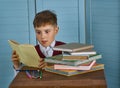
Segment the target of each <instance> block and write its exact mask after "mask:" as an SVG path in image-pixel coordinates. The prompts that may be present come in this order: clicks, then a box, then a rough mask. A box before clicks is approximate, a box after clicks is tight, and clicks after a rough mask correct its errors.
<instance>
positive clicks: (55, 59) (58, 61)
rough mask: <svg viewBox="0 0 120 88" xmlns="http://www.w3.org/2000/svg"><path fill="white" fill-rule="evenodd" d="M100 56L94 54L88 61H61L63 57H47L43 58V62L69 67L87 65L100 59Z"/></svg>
mask: <svg viewBox="0 0 120 88" xmlns="http://www.w3.org/2000/svg"><path fill="white" fill-rule="evenodd" d="M101 58H102V55H101V54H95V55H92V56H89V57H88V59H85V60H84V59H81V60H63V55H57V56H53V57H47V58H45V62H47V63H54V64H66V65H71V66H78V65H80V64H83V63H87V62H90V61H93V60H97V59H101Z"/></svg>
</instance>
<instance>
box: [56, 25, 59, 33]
mask: <svg viewBox="0 0 120 88" xmlns="http://www.w3.org/2000/svg"><path fill="white" fill-rule="evenodd" d="M58 31H59V27H58V26H57V27H56V28H55V32H56V34H57V33H58Z"/></svg>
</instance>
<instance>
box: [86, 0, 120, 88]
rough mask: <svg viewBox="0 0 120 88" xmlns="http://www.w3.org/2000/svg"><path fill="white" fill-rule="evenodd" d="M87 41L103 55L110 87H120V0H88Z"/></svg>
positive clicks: (102, 60)
mask: <svg viewBox="0 0 120 88" xmlns="http://www.w3.org/2000/svg"><path fill="white" fill-rule="evenodd" d="M86 6H87V8H86V11H87V12H86V17H87V18H86V19H87V26H86V28H87V39H88V40H87V42H88V43H92V44H94V45H95V49H96V50H97V51H98V52H100V53H101V54H102V55H103V58H102V59H101V60H100V62H101V63H104V64H105V76H106V80H107V84H108V88H120V83H119V82H120V0H86Z"/></svg>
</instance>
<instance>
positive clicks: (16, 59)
mask: <svg viewBox="0 0 120 88" xmlns="http://www.w3.org/2000/svg"><path fill="white" fill-rule="evenodd" d="M11 59H12V62H13V66H14V68H15V69H18V68H19V66H20V61H19V55H18V54H17V53H16V51H13V52H12V58H11Z"/></svg>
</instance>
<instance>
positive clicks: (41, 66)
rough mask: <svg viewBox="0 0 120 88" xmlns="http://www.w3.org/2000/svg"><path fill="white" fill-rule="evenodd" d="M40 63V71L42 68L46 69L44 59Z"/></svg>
mask: <svg viewBox="0 0 120 88" xmlns="http://www.w3.org/2000/svg"><path fill="white" fill-rule="evenodd" d="M39 62H40V64H39V66H38V68H40V69H41V68H44V67H45V66H46V65H47V64H46V63H45V62H44V59H43V58H41V59H40V61H39Z"/></svg>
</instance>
